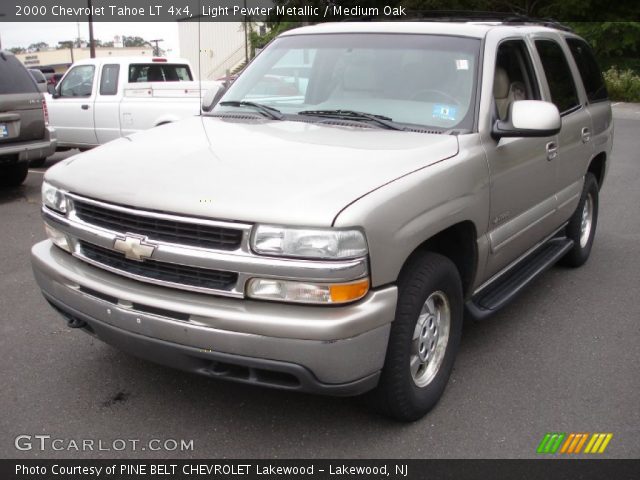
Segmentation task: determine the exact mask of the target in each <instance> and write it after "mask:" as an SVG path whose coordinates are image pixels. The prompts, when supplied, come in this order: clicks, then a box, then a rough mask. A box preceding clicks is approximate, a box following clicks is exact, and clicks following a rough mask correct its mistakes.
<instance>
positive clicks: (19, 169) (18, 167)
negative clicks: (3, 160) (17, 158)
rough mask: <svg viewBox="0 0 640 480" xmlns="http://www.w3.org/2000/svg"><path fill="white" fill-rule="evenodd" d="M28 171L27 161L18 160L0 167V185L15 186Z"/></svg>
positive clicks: (22, 180)
mask: <svg viewBox="0 0 640 480" xmlns="http://www.w3.org/2000/svg"><path fill="white" fill-rule="evenodd" d="M28 173H29V162H18V163H14V164H12V165H6V166H3V167H0V186H3V187H17V186H18V185H21V184H22V182H24V179H25V178H27V174H28Z"/></svg>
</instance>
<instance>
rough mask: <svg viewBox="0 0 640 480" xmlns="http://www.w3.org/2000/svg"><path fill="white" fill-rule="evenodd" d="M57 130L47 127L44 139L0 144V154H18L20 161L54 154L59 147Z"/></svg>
mask: <svg viewBox="0 0 640 480" xmlns="http://www.w3.org/2000/svg"><path fill="white" fill-rule="evenodd" d="M57 144H58V142H57V140H56V132H55V130H54V129H53V128H52V127H46V128H45V136H44V138H43V139H42V140H38V141H35V142H34V141H31V142H23V143H15V144H7V145H0V156H9V155H16V154H17V155H18V161H19V162H21V161H29V160H37V159H39V158H44V157H48V156H50V155H53V154H54V153H55V151H56V147H57Z"/></svg>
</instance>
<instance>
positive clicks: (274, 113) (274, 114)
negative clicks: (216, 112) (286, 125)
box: [220, 100, 284, 120]
mask: <svg viewBox="0 0 640 480" xmlns="http://www.w3.org/2000/svg"><path fill="white" fill-rule="evenodd" d="M220 106H222V107H249V108H255V109H256V110H258V111H259V112H260V113H263V114H264V115H266V116H267V117H269V118H271V119H272V120H282V119H284V115H283V114H282V112H280V110H278V109H277V108H273V107H270V106H268V105H263V104H262V103H256V102H246V101H244V100H242V101H240V100H226V101H224V102H220Z"/></svg>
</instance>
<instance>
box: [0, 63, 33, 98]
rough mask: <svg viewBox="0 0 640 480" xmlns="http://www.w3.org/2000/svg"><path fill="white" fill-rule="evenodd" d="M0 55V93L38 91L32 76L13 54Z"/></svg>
mask: <svg viewBox="0 0 640 480" xmlns="http://www.w3.org/2000/svg"><path fill="white" fill-rule="evenodd" d="M3 56H4V58H3V57H2V56H0V95H6V94H11V93H39V90H38V87H37V86H36V83H35V81H34V80H33V77H32V76H31V74H30V73H29V71H28V70H27V69H26V68H24V67H23V66H22V64H21V63H20V60H18V59H17V58H16V57H14V56H13V55H3Z"/></svg>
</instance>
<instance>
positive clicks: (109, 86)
mask: <svg viewBox="0 0 640 480" xmlns="http://www.w3.org/2000/svg"><path fill="white" fill-rule="evenodd" d="M119 73H120V65H105V66H104V67H102V77H101V78H100V95H115V94H116V93H118V74H119Z"/></svg>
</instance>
